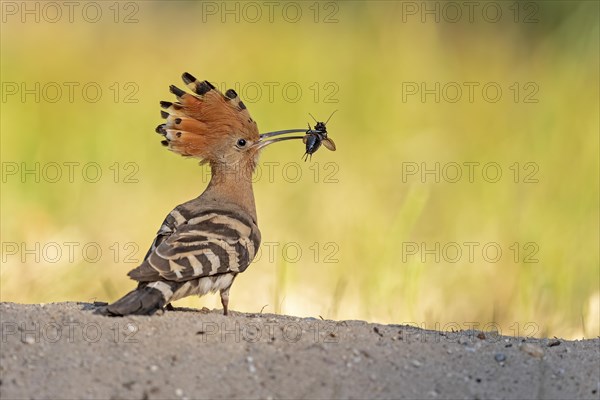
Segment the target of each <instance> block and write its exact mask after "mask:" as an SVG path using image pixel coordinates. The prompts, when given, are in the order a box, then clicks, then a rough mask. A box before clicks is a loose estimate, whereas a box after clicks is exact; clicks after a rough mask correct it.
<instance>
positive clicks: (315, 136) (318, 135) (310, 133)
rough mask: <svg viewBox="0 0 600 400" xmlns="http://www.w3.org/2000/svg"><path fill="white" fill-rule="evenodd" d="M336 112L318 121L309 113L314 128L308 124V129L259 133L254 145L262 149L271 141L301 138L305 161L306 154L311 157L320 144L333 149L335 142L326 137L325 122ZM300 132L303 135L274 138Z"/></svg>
mask: <svg viewBox="0 0 600 400" xmlns="http://www.w3.org/2000/svg"><path fill="white" fill-rule="evenodd" d="M336 112H337V110H335V111H334V112H333V113H331V115H330V116H329V118H328V119H327V121H325V122H319V121H317V120H316V118H315V117H314V116H313V115H312V114H309V115H310V116H311V117H312V118H313V119H314V120H315V122H316V125H315V127H314V128H311V127H310V124H309V125H308V129H286V130H282V131H275V132H268V133H263V134H262V135H260V139H259V141H258V142H257V143H256V145H255V146H256V148H257V149H262V148H263V147H266V146H268V145H270V144H272V143H276V142H281V141H284V140H295V139H302V142H303V143H304V144H305V145H306V153H304V160H305V161H306V160H307V159H308V156H311V157H312V155H313V154H314V153H315V152H316V151H317V150H318V149H319V147H321V144H323V145H324V146H325V147H326V148H327V149H329V150H331V151H335V149H336V148H335V143H334V142H333V140H331V139H330V138H328V137H327V123H328V122H329V120H330V119H331V117H332V116H333V114H335V113H336ZM300 132H301V133H304V135H303V136H297V135H296V136H286V137H280V138H275V137H276V136H280V135H286V134H290V133H300ZM269 138H273V139H269Z"/></svg>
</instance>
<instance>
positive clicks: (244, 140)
mask: <svg viewBox="0 0 600 400" xmlns="http://www.w3.org/2000/svg"><path fill="white" fill-rule="evenodd" d="M237 145H238V146H239V147H244V146H245V145H246V139H240V140H238V142H237Z"/></svg>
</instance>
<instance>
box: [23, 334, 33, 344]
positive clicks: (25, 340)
mask: <svg viewBox="0 0 600 400" xmlns="http://www.w3.org/2000/svg"><path fill="white" fill-rule="evenodd" d="M23 343H25V344H34V343H35V338H33V337H32V336H26V337H25V339H24V340H23Z"/></svg>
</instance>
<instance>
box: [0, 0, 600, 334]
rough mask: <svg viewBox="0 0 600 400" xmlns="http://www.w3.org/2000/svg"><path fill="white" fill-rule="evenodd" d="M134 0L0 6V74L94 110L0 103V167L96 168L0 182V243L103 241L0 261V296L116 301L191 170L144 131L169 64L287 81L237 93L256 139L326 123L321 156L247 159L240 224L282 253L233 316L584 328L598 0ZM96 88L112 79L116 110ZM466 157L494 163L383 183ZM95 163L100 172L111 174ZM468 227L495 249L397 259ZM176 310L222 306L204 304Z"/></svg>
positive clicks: (286, 152)
mask: <svg viewBox="0 0 600 400" xmlns="http://www.w3.org/2000/svg"><path fill="white" fill-rule="evenodd" d="M137 4H139V6H140V10H139V13H138V14H137V17H138V19H139V22H138V23H135V24H115V23H113V22H111V21H110V19H108V18H107V19H103V20H102V21H101V22H99V23H97V24H90V23H85V22H83V21H78V22H77V21H76V22H75V23H73V24H69V23H57V24H49V23H44V22H41V23H25V24H22V23H20V22H18V21H16V22H15V21H14V20H9V22H7V23H3V24H2V26H1V28H0V29H1V33H2V35H1V36H2V39H1V50H2V54H1V59H0V68H1V75H2V79H1V80H2V81H3V82H18V83H19V82H27V83H28V84H33V83H34V82H41V83H42V84H43V83H45V82H80V83H81V85H83V84H85V83H86V82H98V83H99V85H100V86H101V87H102V89H103V90H104V92H103V96H102V98H101V100H100V101H98V102H97V103H89V102H86V101H83V100H82V99H81V97H80V96H76V98H75V101H74V102H72V103H71V102H68V101H65V100H64V99H62V100H61V101H58V102H56V103H49V102H45V101H41V102H40V103H36V102H35V101H32V100H31V97H29V100H28V101H26V102H21V101H20V99H19V97H18V96H16V97H9V99H8V100H7V101H3V102H2V104H1V106H2V115H1V122H0V124H1V125H0V126H1V131H2V135H1V145H2V148H1V156H2V161H3V162H5V163H6V162H17V163H21V162H25V163H28V165H32V164H33V163H35V162H39V163H42V164H43V163H49V162H58V163H63V162H79V163H80V165H84V164H86V163H89V162H96V163H98V164H99V165H100V166H101V168H102V172H103V178H102V179H101V180H100V181H99V182H97V183H88V182H85V181H84V180H83V179H81V177H80V176H77V175H76V179H75V182H74V183H69V182H68V181H66V179H62V180H61V181H59V182H58V183H48V182H40V183H35V182H33V181H32V180H31V178H29V179H28V180H27V182H25V183H22V182H21V181H20V180H19V179H13V178H9V179H7V182H3V183H2V193H1V201H2V210H1V218H2V224H1V234H2V242H3V243H6V242H16V243H26V244H27V245H28V246H30V247H31V246H33V244H34V243H35V242H39V243H41V244H42V246H43V245H44V244H47V243H51V242H56V243H64V242H79V243H81V244H85V243H97V244H98V245H99V246H100V247H101V248H102V250H103V253H102V257H101V258H100V261H99V262H85V260H83V259H82V257H81V256H77V257H76V260H75V261H74V262H69V260H68V259H67V256H66V255H64V254H63V256H62V257H61V258H60V260H59V261H58V262H56V263H48V262H43V260H42V261H41V262H35V260H34V259H33V258H32V257H31V256H28V258H27V259H26V262H24V263H23V262H21V260H20V259H19V257H18V256H7V255H6V254H3V256H5V257H6V262H4V260H3V265H2V268H1V270H0V279H1V281H0V289H1V292H0V296H1V299H2V301H18V302H50V301H64V300H82V301H88V300H90V299H93V298H96V299H98V300H114V299H116V298H117V297H119V295H121V294H122V293H124V292H125V291H127V290H129V289H130V288H131V287H132V282H131V281H129V280H128V279H127V277H126V272H127V271H128V270H129V269H131V268H133V267H134V266H135V264H134V263H125V262H123V261H124V256H125V254H126V253H125V249H123V246H124V245H125V244H126V243H129V242H131V243H134V244H136V245H137V246H139V249H138V250H137V252H136V256H137V258H140V257H142V256H143V255H144V254H145V251H146V249H147V247H148V246H149V245H150V243H151V241H152V239H153V237H154V233H155V232H156V230H157V228H158V226H159V225H160V223H161V222H162V219H163V217H164V216H165V215H166V213H168V212H169V211H170V210H171V209H172V208H173V207H174V206H175V205H177V204H179V203H181V202H183V201H186V200H188V199H191V198H192V197H195V196H197V195H198V194H199V193H200V192H201V191H202V190H203V188H204V186H205V184H206V180H205V179H203V176H206V174H205V171H203V169H202V168H201V167H199V166H197V162H195V161H194V160H185V159H181V158H178V157H176V156H175V155H173V154H171V153H169V152H167V151H165V150H164V149H163V148H162V147H161V146H160V145H159V139H158V137H157V136H156V134H154V133H153V130H154V127H155V126H156V125H157V124H158V123H159V120H160V118H159V115H158V101H159V100H167V99H170V97H171V95H170V94H169V93H168V90H167V88H168V85H169V84H178V85H179V84H180V81H179V76H180V74H181V73H182V72H183V71H189V72H191V73H192V74H194V75H196V76H197V77H199V78H202V79H208V80H211V81H212V82H214V83H217V84H219V86H220V87H221V86H234V84H235V83H236V82H241V83H242V84H244V83H251V82H258V83H259V84H261V87H263V89H264V88H265V86H264V85H262V83H264V82H277V83H280V86H279V88H281V86H283V85H284V84H285V83H287V82H297V83H298V84H299V85H300V87H301V88H302V89H303V96H302V97H301V98H300V99H299V101H297V102H293V103H292V102H289V101H285V99H284V98H283V96H282V95H281V91H276V92H275V97H274V98H273V99H272V100H273V101H271V99H269V97H268V96H267V94H266V89H265V91H264V92H263V96H262V97H261V98H260V99H257V100H256V101H248V100H247V99H245V102H246V104H247V105H248V108H249V110H250V112H251V114H252V116H253V117H254V118H255V119H256V120H257V121H258V124H259V128H260V129H261V131H263V132H266V131H271V130H277V129H284V128H291V127H304V126H305V125H306V121H307V120H308V118H309V117H308V113H309V112H311V113H313V114H314V115H316V116H318V117H319V118H325V117H326V116H328V115H329V114H330V113H331V112H332V111H333V110H335V109H339V110H340V111H339V112H338V113H337V114H336V115H335V117H334V118H333V119H332V121H331V122H330V124H329V127H330V129H329V130H330V132H331V136H332V137H333V138H334V139H335V141H336V144H337V147H338V151H337V152H335V153H330V152H328V151H326V150H321V151H319V152H318V153H317V154H315V155H314V157H313V162H312V163H306V164H304V163H302V162H301V161H300V156H301V154H302V153H303V149H302V146H301V145H299V144H296V145H293V144H286V145H280V146H279V147H278V148H275V146H274V147H273V148H270V149H268V150H267V151H266V152H264V154H263V156H262V158H261V162H262V163H263V166H264V165H265V163H268V162H277V163H279V164H278V167H276V169H275V175H274V179H273V181H272V182H270V181H269V179H267V178H266V169H265V168H264V167H263V169H261V171H262V173H263V174H262V175H261V178H260V179H258V181H257V183H256V185H255V195H256V198H257V207H258V215H259V225H260V227H261V231H262V234H263V235H262V236H263V242H278V243H280V246H279V248H278V251H276V252H275V257H274V258H271V257H269V256H268V255H267V254H266V253H265V248H264V246H263V255H262V257H261V259H260V260H259V261H258V262H257V263H255V264H253V265H252V266H251V268H250V269H249V270H248V272H247V273H245V274H242V275H241V276H240V277H239V278H238V280H237V281H236V285H235V287H234V290H233V291H232V295H231V306H232V308H233V309H235V310H239V311H254V312H257V311H259V310H260V309H261V308H262V307H263V306H265V305H266V306H267V307H265V311H266V312H273V311H278V312H284V313H290V314H296V315H310V316H316V315H322V316H323V317H324V318H338V319H344V318H349V319H367V320H370V321H378V322H389V323H401V322H413V323H417V324H420V325H423V324H424V326H427V327H436V324H439V326H438V327H444V326H445V325H446V324H449V323H452V322H454V323H458V324H460V325H461V326H464V325H463V324H465V323H470V322H478V323H480V326H483V325H485V324H486V323H495V324H498V326H499V327H500V328H501V329H502V331H503V333H507V334H511V333H515V330H516V329H517V328H518V329H520V330H521V331H520V333H521V334H522V333H523V331H522V329H523V326H525V325H526V324H527V323H530V322H533V323H535V324H536V326H537V329H536V331H535V334H536V335H537V336H540V335H542V336H553V335H556V336H561V337H582V336H586V337H595V336H598V335H599V334H600V323H599V316H598V314H599V303H600V294H599V293H600V288H599V285H600V282H599V279H600V276H599V248H598V246H599V244H598V243H599V239H600V238H599V232H598V230H599V226H598V222H599V214H598V203H599V191H598V178H599V177H598V168H599V164H598V150H599V145H598V132H599V125H598V122H599V121H598V106H599V98H598V96H599V90H598V88H599V80H598V77H599V71H598V69H599V61H598V46H599V40H598V37H599V30H598V25H599V24H598V14H599V13H598V3H595V2H564V3H563V2H546V3H538V4H539V6H540V10H539V15H538V18H539V20H540V22H539V23H534V24H516V23H514V22H513V21H512V19H511V18H508V17H507V18H503V19H502V21H501V22H500V23H497V24H490V23H486V22H484V21H481V20H480V19H478V20H477V21H476V22H474V23H469V22H461V23H456V24H453V23H439V24H435V23H420V22H419V21H418V19H411V20H410V22H407V23H401V14H400V12H401V5H400V3H394V2H369V3H368V4H367V3H361V2H351V3H340V11H339V13H338V14H337V15H336V16H337V18H338V19H339V22H338V23H333V24H324V23H319V24H315V23H314V22H312V20H311V19H310V18H306V19H303V20H301V21H300V22H299V23H296V24H291V23H285V22H284V21H282V20H281V19H278V20H277V21H276V22H274V23H269V22H268V21H265V20H261V22H259V23H247V22H241V23H227V24H224V23H221V22H220V20H219V18H214V19H209V21H208V22H206V23H201V22H199V15H200V14H199V13H200V11H201V4H200V3H192V2H189V3H188V2H172V3H169V5H167V3H166V2H144V3H137ZM306 7H308V6H307V5H306ZM304 10H305V12H307V9H306V8H305V9H304ZM421 81H427V82H436V81H439V82H467V81H478V82H483V83H485V82H490V81H495V82H499V83H500V84H501V86H502V88H503V89H504V90H505V93H504V97H503V99H502V100H501V101H499V102H497V103H488V102H485V101H482V100H481V97H478V98H476V101H474V102H473V103H469V102H467V101H460V102H457V103H454V104H453V103H448V102H440V103H435V102H432V101H428V102H426V103H422V102H420V101H415V100H412V99H411V100H409V101H408V102H403V101H402V92H401V85H402V82H421ZM531 81H533V82H536V83H537V84H538V85H539V88H540V91H539V93H538V94H537V96H536V97H537V98H538V99H539V102H538V103H536V104H525V103H522V102H518V103H515V102H514V101H511V100H510V96H511V95H512V93H511V92H509V91H508V89H507V88H508V86H510V85H511V84H512V83H513V82H520V83H525V82H531ZM113 82H119V84H120V85H121V92H120V96H119V101H118V102H116V103H115V102H114V101H113V99H112V95H113V92H111V91H110V90H109V89H108V88H109V87H110V86H111V84H112V83H113ZM126 82H134V83H135V84H136V85H137V86H138V87H139V92H137V93H136V94H135V96H134V98H136V99H137V100H139V101H138V102H137V103H124V102H123V101H122V100H123V96H124V94H125V93H126V91H123V88H122V85H123V84H124V83H126ZM314 82H319V84H320V90H321V92H320V95H319V98H318V101H317V102H315V100H314V98H313V94H314V93H313V92H312V91H310V89H309V87H310V86H311V85H312V84H313V83H314ZM326 82H334V83H335V85H337V87H339V92H338V93H337V94H336V95H335V96H334V98H335V99H337V100H339V101H338V102H337V103H325V102H324V101H323V99H324V94H325V93H327V91H326V90H324V88H323V85H324V84H325V83H326ZM76 93H80V92H76ZM249 93H250V92H249ZM471 161H472V162H479V163H481V164H485V163H487V162H497V163H499V164H500V165H501V166H502V171H503V174H504V175H503V179H502V180H501V181H500V182H498V183H487V182H485V181H483V180H482V179H477V180H476V182H474V183H468V182H466V181H465V180H464V179H463V180H462V181H461V182H459V183H454V184H452V183H444V182H442V183H435V182H432V181H428V182H426V183H421V181H420V180H419V179H416V178H415V179H409V180H408V181H407V182H403V181H402V163H403V162H417V163H418V164H420V163H421V162H426V163H428V165H430V166H431V165H433V163H435V162H440V163H442V164H443V163H445V162H458V163H459V164H461V163H462V162H471ZM115 162H118V163H119V165H120V166H121V169H120V172H121V175H120V177H119V179H118V181H119V183H115V182H114V181H113V178H114V177H113V175H112V174H113V171H112V170H110V169H109V167H110V166H112V165H114V163H115ZM127 162H133V163H135V164H136V165H137V166H139V171H138V172H137V173H136V174H135V178H137V179H138V180H139V182H137V183H122V180H123V176H124V175H123V174H124V173H125V172H127V171H125V170H123V168H122V166H123V165H124V164H125V163H127ZM288 162H297V163H299V165H301V172H302V178H301V179H300V180H299V181H298V182H294V183H292V182H289V179H288V180H287V181H286V179H284V177H283V175H282V168H283V167H282V166H283V164H284V163H288ZM327 162H333V163H335V165H337V166H338V167H339V170H338V171H337V173H336V174H335V178H336V179H337V180H338V182H337V183H325V182H324V178H325V176H326V175H327V174H328V173H330V172H331V171H332V170H328V169H326V163H327ZM515 162H519V163H520V164H521V165H524V163H526V162H535V163H537V165H539V172H538V173H537V175H536V178H538V179H539V183H536V184H526V183H514V182H512V176H511V173H512V171H511V170H509V166H511V165H512V164H514V163H515ZM267 165H268V164H267ZM315 167H317V168H316V170H317V171H318V172H319V179H317V182H315V179H314V174H315ZM311 168H312V169H311ZM290 171H294V170H290ZM469 241H475V242H480V243H487V242H497V243H500V244H501V246H502V249H503V251H504V254H503V257H502V259H501V260H500V262H497V263H487V262H485V261H484V260H483V259H482V258H481V257H477V258H476V260H475V261H476V262H474V263H470V262H467V260H466V258H465V257H463V258H462V259H461V261H460V262H458V263H448V262H444V261H443V260H442V261H441V262H433V261H432V259H431V258H428V259H427V262H425V263H423V262H421V261H420V259H419V258H418V257H417V258H415V257H412V258H409V259H408V260H407V261H406V262H403V259H402V255H401V249H402V243H404V242H416V243H422V242H424V243H427V245H428V246H429V247H432V246H433V245H434V244H435V243H436V242H440V243H442V244H444V243H448V242H458V243H463V242H469ZM115 242H117V243H118V244H119V246H120V248H121V249H120V254H119V257H117V260H116V262H115V260H113V256H114V253H113V252H112V251H111V250H109V247H110V246H111V245H112V244H113V243H115ZM315 242H316V243H317V244H318V247H319V255H318V257H317V260H315V259H314V252H315V250H311V246H313V244H314V243H315ZM514 242H519V243H521V244H524V243H526V242H534V243H537V244H538V246H539V252H538V253H537V255H536V257H537V258H538V259H539V262H538V263H533V264H531V263H529V264H528V263H523V262H522V260H521V261H520V262H514V260H513V259H512V252H510V250H509V249H508V247H509V246H510V245H511V244H512V243H514ZM286 243H296V244H297V246H299V247H300V248H301V249H302V256H301V257H300V260H299V261H298V262H295V263H293V262H289V260H287V261H286V260H284V259H283V257H282V253H281V248H282V246H283V245H284V244H286ZM327 243H334V244H337V246H338V247H339V250H338V251H337V253H336V254H335V256H334V259H335V260H337V262H334V263H325V262H324V257H325V256H326V255H327V254H329V253H330V252H331V248H329V249H327V248H324V246H325V245H326V244H327ZM63 249H64V247H63ZM79 249H81V246H80V247H79ZM521 250H522V249H521ZM76 254H79V253H76ZM182 304H186V305H192V306H199V305H200V304H202V305H207V306H209V307H220V305H219V302H218V299H217V298H216V297H207V298H203V299H202V300H200V301H199V300H197V299H188V300H184V301H182ZM465 327H466V326H465Z"/></svg>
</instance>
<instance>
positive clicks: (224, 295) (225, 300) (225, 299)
mask: <svg viewBox="0 0 600 400" xmlns="http://www.w3.org/2000/svg"><path fill="white" fill-rule="evenodd" d="M229 289H231V286H229V287H228V288H226V289H221V291H220V293H221V304H222V305H223V315H227V306H228V305H229Z"/></svg>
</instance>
